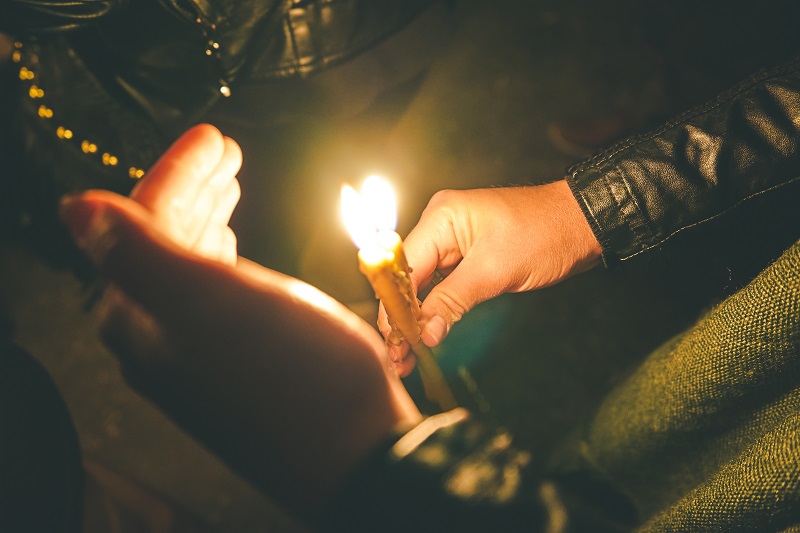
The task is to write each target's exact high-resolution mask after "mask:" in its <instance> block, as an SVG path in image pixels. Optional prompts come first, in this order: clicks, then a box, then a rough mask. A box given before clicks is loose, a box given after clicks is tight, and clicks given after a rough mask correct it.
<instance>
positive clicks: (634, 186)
mask: <svg viewBox="0 0 800 533" xmlns="http://www.w3.org/2000/svg"><path fill="white" fill-rule="evenodd" d="M798 177H800V60H795V61H793V62H791V63H788V64H786V65H784V66H781V67H779V68H776V69H772V70H767V71H762V72H760V73H758V74H755V75H753V76H752V77H751V78H749V79H747V80H745V81H744V82H742V83H740V84H739V85H737V86H736V87H734V88H733V89H731V90H730V91H728V92H726V93H723V94H721V95H720V96H719V97H717V98H716V99H714V100H713V101H711V102H709V103H708V104H706V105H705V106H701V107H699V108H696V109H693V110H691V111H689V112H687V113H685V114H684V115H682V116H680V117H678V118H677V119H675V120H674V121H672V122H669V123H667V124H666V125H665V126H663V127H662V128H659V129H657V130H654V131H653V132H650V133H648V134H645V135H642V136H638V137H633V138H631V139H628V140H627V141H625V142H623V143H621V144H619V145H617V146H614V147H612V148H610V149H608V150H606V151H605V152H602V153H600V154H598V155H597V156H595V157H593V158H592V159H590V160H588V161H586V162H584V163H581V164H578V165H576V166H575V167H573V168H572V169H570V172H569V175H568V176H567V181H568V183H569V185H570V188H571V189H572V192H573V194H574V195H575V197H576V199H577V200H578V202H579V204H580V206H581V208H582V209H583V212H584V215H585V216H586V218H587V220H588V221H589V224H590V225H591V226H592V230H593V231H594V233H595V236H596V237H597V239H598V240H599V241H600V244H601V245H602V247H603V258H604V260H605V262H606V264H607V265H609V264H613V263H614V262H616V261H619V260H625V259H629V258H631V257H633V256H636V255H638V254H640V253H643V252H645V251H647V250H650V249H651V248H653V247H656V246H658V245H660V244H661V243H663V242H664V241H666V240H667V239H669V238H670V237H671V236H673V235H674V234H676V233H678V232H680V231H682V230H684V229H687V228H690V227H692V226H695V225H698V224H701V223H703V222H705V221H707V220H710V219H713V218H715V217H717V216H718V215H720V214H722V213H724V212H726V211H728V210H730V209H732V208H733V207H735V206H737V205H738V204H740V203H741V202H744V201H747V200H749V199H750V198H753V197H755V196H758V195H760V194H761V193H763V192H766V191H769V190H771V189H775V188H779V187H782V186H784V185H787V184H789V183H791V182H793V181H795V180H797V179H798Z"/></svg>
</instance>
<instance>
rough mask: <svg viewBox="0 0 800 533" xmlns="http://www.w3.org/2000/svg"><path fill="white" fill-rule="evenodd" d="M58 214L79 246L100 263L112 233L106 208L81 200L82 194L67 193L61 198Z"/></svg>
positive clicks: (94, 260) (95, 261) (96, 262)
mask: <svg viewBox="0 0 800 533" xmlns="http://www.w3.org/2000/svg"><path fill="white" fill-rule="evenodd" d="M58 215H59V217H60V218H61V221H62V222H63V223H64V225H65V226H66V227H67V229H68V230H69V232H70V235H72V238H73V239H74V240H75V244H77V245H78V248H80V249H81V250H83V252H84V253H86V255H88V256H89V258H90V259H91V260H92V261H93V262H94V263H95V264H99V263H100V261H101V260H102V258H103V257H104V256H105V252H107V251H108V241H109V239H108V238H107V236H108V235H109V233H110V232H109V229H110V222H109V220H108V217H107V216H105V208H104V207H103V206H98V205H96V204H93V203H90V202H86V201H83V200H81V198H80V195H77V194H75V195H67V196H64V197H62V198H61V201H60V203H59V209H58Z"/></svg>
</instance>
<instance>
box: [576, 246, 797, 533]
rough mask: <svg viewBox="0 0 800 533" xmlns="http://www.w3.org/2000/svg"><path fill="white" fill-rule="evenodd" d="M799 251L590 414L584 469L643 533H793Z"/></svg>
mask: <svg viewBox="0 0 800 533" xmlns="http://www.w3.org/2000/svg"><path fill="white" fill-rule="evenodd" d="M799 351H800V243H797V244H795V245H794V246H793V247H791V248H790V249H789V250H787V251H786V252H785V253H784V255H783V256H782V257H781V258H780V259H779V260H778V261H776V262H775V263H774V264H773V265H771V266H770V267H768V268H767V269H766V270H765V271H764V272H762V273H761V274H760V275H759V276H758V277H757V278H756V279H755V280H754V281H752V282H751V283H750V284H749V285H748V286H746V287H745V288H744V289H742V290H741V291H739V292H738V293H736V294H734V295H733V296H731V297H729V298H727V299H726V300H725V301H724V302H722V303H721V304H720V305H719V306H717V307H716V308H715V309H713V310H712V311H710V312H709V313H708V314H707V315H706V316H704V317H703V318H702V319H700V320H699V321H698V323H697V324H696V325H695V326H694V327H693V328H691V329H690V330H688V331H687V332H686V333H684V334H683V335H681V336H679V337H677V338H675V339H673V340H671V341H669V342H668V343H666V344H665V345H664V346H662V347H661V348H659V349H658V350H657V351H656V352H654V353H653V354H652V355H651V356H650V357H649V358H648V359H647V360H646V361H645V362H644V363H643V364H642V365H641V367H639V368H638V369H637V370H636V371H635V372H634V373H633V374H632V375H631V376H630V377H629V378H628V379H627V380H626V381H625V382H624V383H622V384H621V385H620V386H618V387H617V388H616V389H615V390H614V391H613V392H612V393H611V394H610V395H609V396H608V397H607V398H606V400H605V401H604V402H603V403H602V405H601V406H600V408H599V410H598V411H597V413H596V415H595V417H594V418H593V420H592V422H591V424H590V425H589V428H588V431H587V433H585V434H584V438H583V439H582V441H581V442H580V453H581V455H582V457H583V458H584V459H585V460H588V461H589V462H590V464H591V465H592V466H593V467H594V468H596V469H598V470H600V471H601V472H602V473H603V474H604V475H605V476H607V477H608V478H609V479H611V480H612V481H613V482H615V483H616V484H617V485H619V486H620V487H621V488H622V489H623V490H624V491H625V492H627V493H628V495H629V496H630V497H631V498H632V499H633V501H634V502H635V503H636V505H637V506H638V508H639V510H640V512H641V516H642V519H643V525H642V526H641V529H642V530H643V531H732V530H754V531H797V530H798V524H800V353H798V352H799Z"/></svg>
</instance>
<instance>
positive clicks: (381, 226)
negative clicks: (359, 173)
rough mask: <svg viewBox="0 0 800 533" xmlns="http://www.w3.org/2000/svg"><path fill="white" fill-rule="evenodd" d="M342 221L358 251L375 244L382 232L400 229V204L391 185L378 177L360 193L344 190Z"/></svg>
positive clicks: (346, 187)
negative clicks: (398, 227)
mask: <svg viewBox="0 0 800 533" xmlns="http://www.w3.org/2000/svg"><path fill="white" fill-rule="evenodd" d="M341 209H342V219H343V220H344V225H345V228H347V232H348V233H349V234H350V238H351V239H353V242H355V243H356V246H358V248H359V249H363V248H366V247H368V246H370V245H372V244H375V243H376V240H377V238H378V235H379V234H380V233H381V232H386V231H394V230H395V228H396V227H397V202H396V200H395V196H394V191H393V190H392V187H391V185H389V183H388V182H387V181H386V180H384V179H383V178H381V177H379V176H370V177H368V178H367V179H366V180H365V181H364V183H363V185H361V192H358V191H356V190H355V189H354V188H353V187H351V186H350V185H345V186H344V187H342V203H341Z"/></svg>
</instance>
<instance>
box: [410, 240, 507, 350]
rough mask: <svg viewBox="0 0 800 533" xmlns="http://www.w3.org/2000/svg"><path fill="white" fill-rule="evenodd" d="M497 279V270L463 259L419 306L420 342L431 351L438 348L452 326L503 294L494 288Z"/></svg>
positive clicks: (501, 289) (466, 258)
mask: <svg viewBox="0 0 800 533" xmlns="http://www.w3.org/2000/svg"><path fill="white" fill-rule="evenodd" d="M498 279H499V276H498V271H497V270H496V269H494V268H488V267H487V265H486V264H485V263H484V262H481V261H475V260H474V259H472V258H471V257H469V256H467V257H465V258H464V259H463V260H462V261H461V263H459V265H458V266H457V267H456V269H455V270H453V272H452V273H451V274H450V275H449V276H447V277H446V278H444V280H442V282H441V283H439V284H438V285H436V286H435V287H434V288H433V289H432V290H431V291H430V293H429V294H428V296H427V297H426V298H425V301H424V302H422V306H421V309H420V321H421V323H422V324H423V327H422V342H423V343H425V345H427V346H430V347H433V346H436V345H438V344H439V343H440V342H442V340H443V339H444V338H445V337H446V336H447V335H448V333H450V328H452V326H453V324H455V323H456V322H458V321H459V320H461V318H462V317H463V316H464V315H465V314H467V313H468V312H469V311H470V310H471V309H472V308H473V307H475V306H476V305H478V304H479V303H481V302H483V301H486V300H489V299H490V298H494V297H495V296H498V295H500V294H502V293H503V292H504V290H503V288H502V287H498V286H497V280H498Z"/></svg>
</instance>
